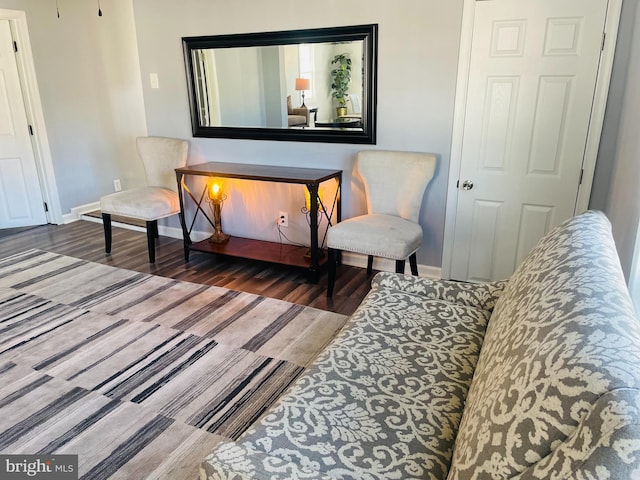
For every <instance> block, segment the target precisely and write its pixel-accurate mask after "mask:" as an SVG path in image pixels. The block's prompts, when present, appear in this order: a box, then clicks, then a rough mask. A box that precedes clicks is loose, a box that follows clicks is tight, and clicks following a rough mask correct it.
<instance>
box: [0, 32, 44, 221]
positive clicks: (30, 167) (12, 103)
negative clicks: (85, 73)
mask: <svg viewBox="0 0 640 480" xmlns="http://www.w3.org/2000/svg"><path fill="white" fill-rule="evenodd" d="M44 223H47V218H46V214H45V210H44V201H43V199H42V191H41V190H40V181H39V179H38V171H37V168H36V161H35V157H34V153H33V147H32V144H31V138H30V134H29V124H28V122H27V114H26V110H25V106H24V100H23V96H22V90H21V86H20V77H19V76H18V66H17V64H16V58H15V51H14V46H13V39H12V35H11V28H10V24H9V21H8V20H0V228H11V227H23V226H27V225H42V224H44Z"/></svg>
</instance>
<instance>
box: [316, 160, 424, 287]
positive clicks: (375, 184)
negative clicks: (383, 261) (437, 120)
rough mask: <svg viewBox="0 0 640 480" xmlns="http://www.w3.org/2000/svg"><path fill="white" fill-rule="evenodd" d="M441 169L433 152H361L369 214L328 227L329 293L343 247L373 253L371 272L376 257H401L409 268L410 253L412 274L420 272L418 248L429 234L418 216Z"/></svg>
mask: <svg viewBox="0 0 640 480" xmlns="http://www.w3.org/2000/svg"><path fill="white" fill-rule="evenodd" d="M435 168H436V157H435V155H433V154H431V153H412V152H394V151H381V150H377V151H363V152H360V153H358V158H357V160H356V170H357V172H358V173H359V174H360V176H361V177H362V179H363V181H364V186H365V194H366V198H367V213H366V214H365V215H360V216H358V217H354V218H350V219H348V220H345V221H343V222H340V223H338V224H336V225H334V226H332V227H331V228H329V231H328V232H327V246H328V249H329V264H328V286H327V297H331V296H332V295H333V289H334V285H335V279H336V267H337V264H338V263H339V260H340V252H342V251H349V252H354V253H360V254H363V255H367V274H369V275H371V273H372V270H373V258H374V257H383V258H389V259H392V260H395V261H396V272H398V273H404V269H405V262H406V259H407V258H408V259H409V263H410V265H411V273H412V274H413V275H418V262H417V258H416V251H417V250H418V248H420V245H422V237H423V234H422V227H421V226H420V225H419V224H418V215H419V214H420V206H421V205H422V197H423V195H424V191H425V189H426V187H427V185H428V184H429V182H430V181H431V179H432V178H433V175H434V172H435Z"/></svg>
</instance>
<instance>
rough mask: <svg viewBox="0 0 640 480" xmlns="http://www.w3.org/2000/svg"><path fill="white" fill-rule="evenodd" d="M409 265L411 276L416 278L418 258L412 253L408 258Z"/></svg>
mask: <svg viewBox="0 0 640 480" xmlns="http://www.w3.org/2000/svg"><path fill="white" fill-rule="evenodd" d="M409 265H410V266H411V275H415V276H416V277H417V276H418V258H417V256H416V252H413V253H412V254H411V255H410V256H409Z"/></svg>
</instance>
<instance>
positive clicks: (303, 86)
mask: <svg viewBox="0 0 640 480" xmlns="http://www.w3.org/2000/svg"><path fill="white" fill-rule="evenodd" d="M296 90H309V79H308V78H296Z"/></svg>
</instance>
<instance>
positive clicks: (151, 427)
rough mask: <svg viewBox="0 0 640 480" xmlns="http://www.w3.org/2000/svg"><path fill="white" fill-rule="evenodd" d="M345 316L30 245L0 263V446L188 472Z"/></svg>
mask: <svg viewBox="0 0 640 480" xmlns="http://www.w3.org/2000/svg"><path fill="white" fill-rule="evenodd" d="M345 321H346V317H345V316H343V315H338V314H334V313H331V312H325V311H321V310H317V309H313V308H309V307H304V306H300V305H294V304H290V303H287V302H283V301H280V300H274V299H269V298H265V297H260V296H256V295H251V294H247V293H241V292H236V291H231V290H227V289H224V288H219V287H213V286H206V285H198V284H193V283H187V282H180V281H176V280H172V279H168V278H163V277H157V276H153V275H148V274H144V273H138V272H133V271H129V270H123V269H119V268H114V267H110V266H106V265H100V264H96V263H91V262H88V261H85V260H79V259H76V258H71V257H66V256H63V255H57V254H53V253H49V252H44V251H41V250H29V251H26V252H24V253H21V254H18V255H14V256H11V257H8V258H4V259H0V452H1V453H3V454H11V453H20V454H53V453H58V454H77V455H78V456H79V457H78V460H79V474H80V478H82V479H91V480H96V479H106V478H110V479H145V478H165V479H172V480H176V479H178V480H179V479H187V478H188V479H195V478H197V476H198V474H197V472H198V466H199V464H200V461H201V460H202V459H203V458H204V457H205V456H206V455H207V454H208V453H209V452H210V451H211V449H212V448H213V446H214V445H215V444H216V443H217V442H219V441H220V440H221V439H223V438H230V439H236V438H237V437H238V436H239V435H240V434H241V433H242V432H243V431H244V430H246V429H247V428H248V426H249V425H251V424H252V423H253V422H254V421H255V420H256V419H257V418H258V417H259V416H260V415H261V414H262V413H263V412H264V411H265V409H267V408H268V407H269V406H270V405H271V404H272V403H273V402H274V400H275V399H276V398H277V397H278V396H279V395H281V394H282V392H283V391H284V390H285V389H286V388H287V387H288V386H289V385H290V384H291V382H293V381H294V380H295V379H296V378H297V377H298V376H299V375H300V374H301V372H302V371H303V370H304V368H305V366H306V365H308V364H309V363H310V362H311V361H312V360H313V358H315V356H316V355H317V354H318V353H319V352H320V351H321V350H322V349H323V347H324V346H325V345H326V344H327V343H328V342H329V341H330V340H331V339H332V338H333V337H334V335H335V334H336V332H337V331H338V330H339V329H340V328H341V327H342V326H343V324H344V322H345Z"/></svg>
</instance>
